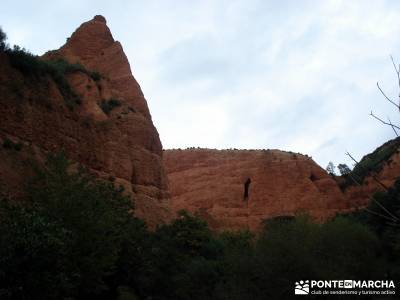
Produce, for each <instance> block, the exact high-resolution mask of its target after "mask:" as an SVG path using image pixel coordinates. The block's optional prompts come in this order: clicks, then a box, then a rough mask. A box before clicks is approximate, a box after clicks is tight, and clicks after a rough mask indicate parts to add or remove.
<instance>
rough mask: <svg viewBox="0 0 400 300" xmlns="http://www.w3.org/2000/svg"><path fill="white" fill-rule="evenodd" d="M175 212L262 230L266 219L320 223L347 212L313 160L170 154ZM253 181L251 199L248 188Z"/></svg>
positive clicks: (264, 154) (273, 153) (269, 154)
mask: <svg viewBox="0 0 400 300" xmlns="http://www.w3.org/2000/svg"><path fill="white" fill-rule="evenodd" d="M164 164H165V167H166V172H167V174H168V179H169V186H170V192H171V206H172V209H173V210H174V211H175V212H177V211H179V210H181V209H186V210H188V211H190V212H193V213H197V214H198V215H200V216H202V217H203V218H205V219H206V220H207V221H208V223H209V224H210V226H211V227H212V228H214V229H239V228H249V229H257V228H259V226H260V224H261V222H262V220H263V219H267V218H272V217H277V216H293V215H295V214H297V213H301V212H307V213H309V214H310V215H311V216H313V217H315V218H317V219H326V218H328V217H331V216H333V215H334V214H335V213H336V212H337V211H338V210H347V209H348V204H347V200H346V198H345V196H344V195H343V193H342V192H341V190H340V189H339V187H338V185H337V183H336V181H335V180H333V179H332V177H330V176H329V175H328V174H327V173H326V172H325V171H324V170H323V169H321V168H320V167H319V166H318V165H317V164H316V163H315V162H314V161H313V160H312V159H311V158H309V157H307V156H303V155H300V154H294V153H288V152H283V151H278V150H261V151H258V150H237V151H236V150H233V151H230V150H206V149H198V150H167V151H164ZM248 178H250V179H251V184H250V187H249V196H248V199H247V200H246V199H244V185H245V182H246V180H247V179H248Z"/></svg>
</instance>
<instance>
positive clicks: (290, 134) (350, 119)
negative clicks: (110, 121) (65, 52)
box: [0, 0, 400, 167]
mask: <svg viewBox="0 0 400 300" xmlns="http://www.w3.org/2000/svg"><path fill="white" fill-rule="evenodd" d="M96 14H101V15H104V16H105V17H106V19H107V24H108V26H109V27H110V29H111V31H112V33H113V35H114V38H115V39H116V40H119V41H120V42H121V43H122V45H123V47H124V50H125V53H126V54H127V56H128V58H129V61H130V63H131V67H132V72H133V74H134V76H135V78H136V79H137V80H138V82H139V84H140V85H141V87H142V89H143V92H144V94H145V96H146V99H147V101H148V105H149V107H150V111H151V114H152V117H153V121H154V123H155V125H156V127H157V129H158V131H159V133H160V137H161V141H162V143H163V146H164V148H166V149H168V148H179V147H180V148H186V147H191V146H196V147H197V146H200V147H208V148H219V149H222V148H243V149H250V148H255V149H268V148H269V149H282V150H289V151H294V152H301V153H304V154H308V155H311V156H312V157H313V158H314V160H316V161H317V162H318V163H319V164H320V165H321V166H322V167H325V166H326V165H327V163H328V162H329V161H330V160H331V161H333V162H334V163H335V164H338V163H340V162H347V163H349V165H350V161H349V159H348V158H347V157H346V156H345V154H344V153H345V152H346V151H350V152H351V153H353V155H354V156H356V157H357V158H360V157H362V156H363V155H364V154H366V153H368V152H371V151H372V150H374V149H375V148H376V147H377V146H379V145H380V144H382V143H383V142H384V141H386V140H388V139H390V138H393V137H394V133H393V131H392V130H391V129H390V128H388V127H386V126H383V125H381V124H379V123H378V122H377V121H376V120H374V119H372V118H371V117H370V116H369V112H370V111H371V110H373V111H374V112H375V113H376V114H378V115H380V116H382V117H383V118H386V117H387V116H389V117H391V118H392V120H393V121H397V120H400V118H399V117H400V115H399V113H398V112H396V110H395V107H394V106H392V105H391V104H390V103H389V102H387V101H385V100H384V98H383V97H382V96H381V95H380V93H379V91H378V89H377V88H376V82H377V81H379V82H380V83H381V85H382V86H383V88H384V89H385V91H387V93H388V94H389V95H390V96H392V97H393V98H394V99H396V101H397V97H398V96H397V95H398V92H399V91H398V88H397V87H396V74H395V73H394V71H393V67H392V65H391V61H390V58H389V55H390V54H392V55H393V56H394V58H395V59H397V60H398V61H399V62H400V17H399V16H400V1H397V0H393V1H379V0H373V1H367V0H360V1H356V0H351V1H339V0H326V1H322V0H321V1H317V0H314V1H299V0H293V1H289V0H280V1H266V0H264V1H252V0H243V1H234V0H229V1H206V0H202V1H195V0H182V1H178V0H174V1H167V0H159V1H133V0H131V1H118V0H113V1H110V0H108V1H100V0H96V1H82V0H69V1H54V0H53V1H48V0H41V1H15V0H13V1H10V0H2V4H1V5H0V26H2V28H3V30H4V31H5V32H6V33H7V35H8V37H9V42H10V43H11V44H18V45H21V46H23V47H25V48H27V49H28V50H30V51H31V52H33V53H35V54H43V53H44V52H45V51H47V50H49V49H56V48H59V47H60V46H61V45H63V44H64V43H65V40H66V38H67V37H69V36H70V35H71V33H72V32H73V31H74V30H75V29H76V28H77V27H78V26H79V25H80V24H81V23H82V22H84V21H87V20H90V19H92V18H93V16H94V15H96ZM399 122H400V121H399Z"/></svg>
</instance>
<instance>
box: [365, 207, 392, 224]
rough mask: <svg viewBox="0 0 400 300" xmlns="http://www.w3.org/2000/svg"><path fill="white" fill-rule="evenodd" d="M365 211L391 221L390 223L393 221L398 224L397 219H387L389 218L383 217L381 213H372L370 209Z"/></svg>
mask: <svg viewBox="0 0 400 300" xmlns="http://www.w3.org/2000/svg"><path fill="white" fill-rule="evenodd" d="M364 209H365V211H366V212H369V213H370V214H372V215H376V216H379V217H381V218H384V219H387V220H389V221H391V222H394V223H397V220H395V219H393V218H390V217H387V216H385V215H382V214H380V213H377V212H375V211H372V210H370V209H368V208H364Z"/></svg>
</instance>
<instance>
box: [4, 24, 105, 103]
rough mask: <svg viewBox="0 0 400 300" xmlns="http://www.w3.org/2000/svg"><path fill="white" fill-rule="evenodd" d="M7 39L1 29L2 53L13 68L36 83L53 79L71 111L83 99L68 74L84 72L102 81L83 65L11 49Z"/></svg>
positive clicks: (19, 49)
mask: <svg viewBox="0 0 400 300" xmlns="http://www.w3.org/2000/svg"><path fill="white" fill-rule="evenodd" d="M6 39H7V36H6V34H5V33H4V32H3V31H2V30H1V28H0V51H3V52H4V53H6V54H7V56H8V59H9V61H10V64H11V66H13V67H14V68H15V69H17V70H19V71H20V72H21V73H22V74H24V76H26V77H27V78H32V79H34V80H35V81H42V82H46V81H47V79H48V78H51V79H52V80H53V81H54V82H55V83H56V84H57V87H58V88H59V90H60V92H61V94H62V96H63V97H64V100H65V103H66V105H67V106H68V107H69V108H70V109H73V108H74V107H75V106H76V105H78V104H80V103H81V99H80V97H79V96H78V95H77V94H76V93H75V92H74V91H73V90H72V89H71V86H70V85H69V83H68V81H67V78H66V75H67V74H70V73H75V72H82V73H85V74H87V75H88V76H90V77H91V78H92V79H93V80H94V81H99V80H100V79H101V75H100V74H99V73H98V72H93V71H88V70H87V69H85V68H84V67H83V66H82V65H81V64H71V63H69V62H67V61H66V60H64V59H62V58H59V59H56V60H44V59H41V58H40V57H39V56H37V55H34V54H32V53H30V52H29V51H27V50H25V49H24V48H21V47H19V46H14V47H13V48H10V47H9V46H8V45H7V44H6Z"/></svg>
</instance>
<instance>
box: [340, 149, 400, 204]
mask: <svg viewBox="0 0 400 300" xmlns="http://www.w3.org/2000/svg"><path fill="white" fill-rule="evenodd" d="M399 151H400V149H399V150H398V151H396V152H394V153H393V154H392V155H391V156H390V158H389V159H388V160H386V161H384V162H382V164H383V165H382V169H381V170H380V171H379V172H371V173H370V174H369V175H368V176H366V178H365V179H364V180H363V181H362V182H361V184H360V185H357V184H354V185H351V186H349V187H347V188H346V189H345V191H344V192H345V196H346V198H347V199H348V200H349V203H350V206H351V207H352V208H360V207H361V208H362V207H365V206H366V205H367V204H368V203H369V200H370V199H371V197H372V195H374V194H375V193H376V192H378V191H382V192H384V191H385V187H391V186H392V185H393V183H394V182H395V181H396V179H397V178H398V177H400V152H399Z"/></svg>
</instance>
